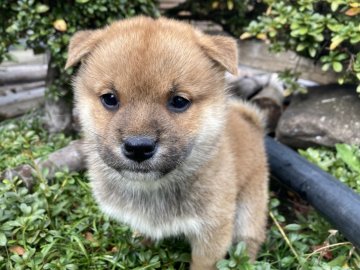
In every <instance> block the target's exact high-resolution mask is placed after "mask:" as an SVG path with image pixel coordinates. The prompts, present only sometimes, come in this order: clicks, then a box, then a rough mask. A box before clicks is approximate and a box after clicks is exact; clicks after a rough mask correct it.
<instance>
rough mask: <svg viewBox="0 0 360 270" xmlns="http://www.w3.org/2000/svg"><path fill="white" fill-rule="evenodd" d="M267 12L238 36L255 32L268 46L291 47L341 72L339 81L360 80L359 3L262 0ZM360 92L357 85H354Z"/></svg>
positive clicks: (331, 0)
mask: <svg viewBox="0 0 360 270" xmlns="http://www.w3.org/2000/svg"><path fill="white" fill-rule="evenodd" d="M264 2H265V3H266V4H267V5H268V7H267V10H266V12H265V13H264V14H263V15H262V16H259V17H258V18H257V19H256V20H255V21H252V22H251V23H250V25H249V26H248V28H247V32H245V33H244V34H243V35H242V36H241V38H243V39H244V38H248V37H251V36H255V37H257V38H259V39H262V40H264V41H266V42H268V43H271V49H272V50H274V51H281V50H284V49H291V50H294V51H296V52H297V53H299V54H301V55H303V56H307V57H310V58H312V59H314V60H315V61H320V62H321V63H322V69H323V70H324V71H327V70H330V69H332V70H333V71H335V72H337V73H341V74H342V75H341V77H340V79H339V83H344V82H352V83H354V82H355V83H357V84H359V81H360V52H359V51H360V27H359V24H360V16H359V15H358V14H360V3H359V2H358V1H357V0H322V1H317V0H299V1H291V0H281V1H277V0H264ZM357 91H358V92H360V85H359V86H358V88H357Z"/></svg>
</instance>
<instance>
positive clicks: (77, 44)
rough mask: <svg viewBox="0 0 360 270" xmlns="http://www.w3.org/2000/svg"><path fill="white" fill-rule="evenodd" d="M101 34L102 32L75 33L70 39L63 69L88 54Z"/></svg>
mask: <svg viewBox="0 0 360 270" xmlns="http://www.w3.org/2000/svg"><path fill="white" fill-rule="evenodd" d="M102 34H103V31H102V30H94V31H90V30H89V31H79V32H76V33H75V35H74V36H73V37H72V38H71V39H70V44H69V49H68V59H67V61H66V65H65V69H67V68H69V67H72V66H73V65H75V64H77V63H78V62H79V61H80V60H81V59H82V58H83V57H85V56H86V55H87V54H88V53H90V52H91V51H92V50H93V49H94V48H95V46H96V45H97V43H98V42H99V41H100V38H101V36H102Z"/></svg>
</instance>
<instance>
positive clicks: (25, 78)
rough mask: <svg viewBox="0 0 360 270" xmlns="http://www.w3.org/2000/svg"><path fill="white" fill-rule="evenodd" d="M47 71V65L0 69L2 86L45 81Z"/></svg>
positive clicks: (0, 83)
mask: <svg viewBox="0 0 360 270" xmlns="http://www.w3.org/2000/svg"><path fill="white" fill-rule="evenodd" d="M47 69H48V66H47V65H21V66H9V67H0V85H5V84H14V83H20V82H23V83H25V82H34V81H44V80H45V79H46V74H47Z"/></svg>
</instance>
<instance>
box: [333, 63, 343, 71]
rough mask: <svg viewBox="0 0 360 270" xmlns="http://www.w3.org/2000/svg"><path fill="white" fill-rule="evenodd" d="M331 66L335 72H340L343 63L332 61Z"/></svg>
mask: <svg viewBox="0 0 360 270" xmlns="http://www.w3.org/2000/svg"><path fill="white" fill-rule="evenodd" d="M332 67H333V69H334V70H335V71H336V72H341V71H342V70H343V65H342V64H341V63H340V62H333V63H332Z"/></svg>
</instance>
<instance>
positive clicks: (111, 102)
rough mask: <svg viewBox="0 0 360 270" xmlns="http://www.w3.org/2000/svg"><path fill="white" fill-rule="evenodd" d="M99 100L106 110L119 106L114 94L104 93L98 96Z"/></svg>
mask: <svg viewBox="0 0 360 270" xmlns="http://www.w3.org/2000/svg"><path fill="white" fill-rule="evenodd" d="M100 100H101V103H102V104H103V105H104V107H105V108H106V109H108V110H111V111H113V110H116V109H117V108H119V101H118V99H117V97H116V96H115V95H114V94H111V93H109V94H104V95H102V96H100Z"/></svg>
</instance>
